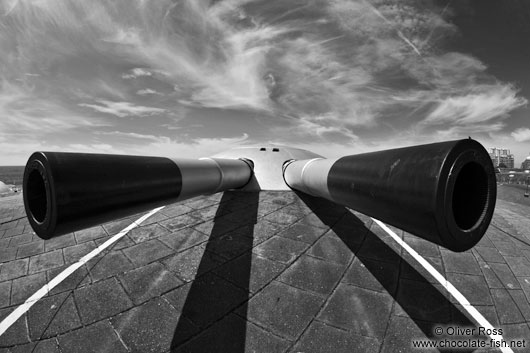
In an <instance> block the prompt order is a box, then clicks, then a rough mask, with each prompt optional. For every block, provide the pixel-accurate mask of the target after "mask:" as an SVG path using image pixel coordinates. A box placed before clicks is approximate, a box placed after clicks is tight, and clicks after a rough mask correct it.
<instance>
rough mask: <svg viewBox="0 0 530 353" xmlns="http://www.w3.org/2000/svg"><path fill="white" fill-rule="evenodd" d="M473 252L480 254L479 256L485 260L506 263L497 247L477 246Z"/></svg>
mask: <svg viewBox="0 0 530 353" xmlns="http://www.w3.org/2000/svg"><path fill="white" fill-rule="evenodd" d="M473 252H475V253H477V254H478V258H479V259H482V260H483V261H485V262H499V263H505V262H506V261H505V260H504V257H503V256H502V255H501V253H500V252H499V250H497V249H496V248H489V247H483V246H475V247H474V248H473Z"/></svg>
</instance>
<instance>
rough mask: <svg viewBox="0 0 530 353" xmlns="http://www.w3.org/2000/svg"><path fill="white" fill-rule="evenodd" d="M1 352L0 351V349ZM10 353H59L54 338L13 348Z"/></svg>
mask: <svg viewBox="0 0 530 353" xmlns="http://www.w3.org/2000/svg"><path fill="white" fill-rule="evenodd" d="M0 352H1V349H0ZM10 352H11V353H29V352H31V353H61V352H60V351H59V346H58V345H57V340H56V339H55V338H50V339H47V340H42V341H37V342H31V343H28V344H23V345H20V346H15V347H11V348H10Z"/></svg>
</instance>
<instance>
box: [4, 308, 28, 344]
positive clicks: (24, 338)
mask: <svg viewBox="0 0 530 353" xmlns="http://www.w3.org/2000/svg"><path fill="white" fill-rule="evenodd" d="M13 310H14V309H13V308H6V309H0V322H1V321H2V320H4V319H5V318H6V317H7V316H8V315H9V314H11V313H12V312H13ZM28 342H29V336H28V323H27V317H26V314H24V315H22V317H20V318H19V319H18V320H17V321H15V323H14V324H13V325H11V326H10V327H9V328H8V329H7V331H6V332H4V333H3V334H2V336H0V347H9V346H14V345H18V344H24V343H28Z"/></svg>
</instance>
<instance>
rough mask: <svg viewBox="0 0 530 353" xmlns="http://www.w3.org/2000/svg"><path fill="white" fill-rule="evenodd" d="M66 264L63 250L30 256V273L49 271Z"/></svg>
mask: <svg viewBox="0 0 530 353" xmlns="http://www.w3.org/2000/svg"><path fill="white" fill-rule="evenodd" d="M62 265H64V260H63V252H62V250H54V251H50V252H46V253H43V254H40V255H35V256H32V257H30V258H29V273H30V274H31V273H36V272H41V271H47V270H50V269H52V268H55V267H60V266H62Z"/></svg>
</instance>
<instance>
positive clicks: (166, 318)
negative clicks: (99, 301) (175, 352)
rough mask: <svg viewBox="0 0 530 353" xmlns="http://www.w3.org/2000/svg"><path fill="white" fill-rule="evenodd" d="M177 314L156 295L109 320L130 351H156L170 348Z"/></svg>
mask: <svg viewBox="0 0 530 353" xmlns="http://www.w3.org/2000/svg"><path fill="white" fill-rule="evenodd" d="M179 316H180V315H179V313H178V312H177V311H176V310H175V309H173V308H172V307H171V306H170V305H169V304H168V303H167V302H166V301H165V300H163V299H161V298H156V299H153V300H150V301H149V302H147V303H146V304H144V305H141V306H137V307H135V308H133V309H131V310H128V311H126V312H124V313H121V314H119V315H117V316H115V317H114V318H112V319H111V323H112V326H114V329H115V330H116V332H118V334H119V335H120V337H121V339H122V341H123V342H124V343H125V345H126V346H127V348H128V349H129V350H130V351H131V352H145V353H148V352H152V353H157V352H166V351H169V349H170V347H171V342H172V338H173V335H174V333H175V328H176V327H177V325H178V324H179ZM194 332H196V329H195V331H194Z"/></svg>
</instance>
